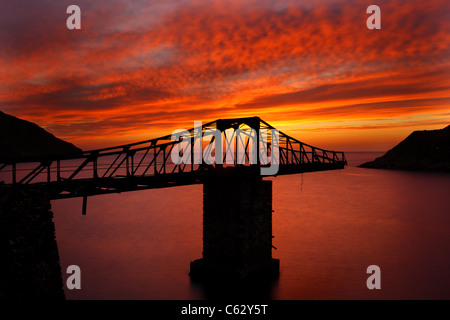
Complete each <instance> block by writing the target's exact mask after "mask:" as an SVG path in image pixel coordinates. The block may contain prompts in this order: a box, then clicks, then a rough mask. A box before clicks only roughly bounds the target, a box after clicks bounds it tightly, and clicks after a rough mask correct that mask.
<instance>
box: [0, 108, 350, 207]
mask: <svg viewBox="0 0 450 320" xmlns="http://www.w3.org/2000/svg"><path fill="white" fill-rule="evenodd" d="M211 129H213V130H214V129H216V130H218V131H220V134H221V136H222V141H225V142H226V143H225V148H224V149H223V150H222V154H223V161H222V162H223V164H220V163H213V164H207V163H206V161H204V159H203V157H201V159H200V161H198V160H195V159H194V155H195V152H194V143H190V144H189V145H188V147H185V148H184V149H182V148H181V145H180V144H181V143H185V142H182V139H181V138H180V139H175V140H172V135H166V136H163V137H160V138H155V139H150V140H145V141H141V142H136V143H131V144H126V145H120V146H115V147H110V148H104V149H98V150H91V151H85V152H82V153H77V154H68V155H60V156H48V157H39V158H26V159H13V160H1V159H0V181H3V183H4V184H12V185H32V186H39V187H41V188H44V189H45V190H46V191H47V192H48V194H49V196H50V198H51V199H63V198H73V197H83V198H84V199H86V198H87V197H88V196H93V195H99V194H108V193H121V192H126V191H135V190H144V189H153V188H166V187H174V186H182V185H191V184H201V183H203V181H204V179H206V178H207V177H208V176H209V175H210V174H211V173H212V172H217V170H222V171H225V172H226V170H228V169H231V168H236V167H248V168H253V169H257V171H255V172H258V173H259V169H260V168H261V167H268V166H269V165H270V164H267V163H264V162H263V161H260V158H261V155H263V154H269V153H272V150H273V149H274V145H275V143H274V142H275V140H274V139H273V138H274V137H273V135H272V131H271V130H276V128H274V127H272V126H271V125H270V124H268V123H267V122H265V121H263V120H262V119H260V118H259V117H249V118H235V119H219V120H215V121H212V122H209V123H206V124H203V125H202V127H201V130H200V128H199V127H197V128H192V129H190V130H186V131H187V133H188V135H189V137H190V138H191V139H192V140H191V141H195V140H194V139H196V138H199V137H200V139H202V136H203V135H205V133H206V132H207V131H208V130H211ZM230 129H234V130H230ZM238 129H241V130H247V131H246V132H249V130H248V129H254V130H255V131H256V132H260V130H261V131H264V130H267V133H268V134H267V140H266V141H264V142H265V143H261V141H260V135H259V134H256V139H257V140H256V144H254V145H256V154H257V155H258V157H256V159H257V160H256V163H255V162H254V161H252V155H253V153H251V151H250V149H251V143H250V142H251V137H250V136H246V135H238V134H236V132H237V131H238ZM216 132H217V131H216ZM277 132H278V136H279V139H278V149H279V158H278V159H277V161H279V163H278V171H277V172H276V174H275V175H285V174H294V173H303V172H313V171H322V170H335V169H343V168H344V166H345V165H346V164H347V161H346V158H345V155H344V153H343V152H336V151H330V150H324V149H320V148H317V147H314V146H311V145H309V144H306V143H303V142H301V141H299V140H297V139H295V138H293V137H291V136H288V135H287V134H285V133H283V132H281V131H277ZM205 136H206V135H205ZM214 139H215V136H213V137H212V138H211V139H210V142H209V143H208V142H207V143H206V144H205V142H203V152H211V151H212V147H213V144H214V142H215V141H214ZM231 142H233V145H234V146H239V147H240V149H239V148H238V147H236V155H235V157H234V159H233V161H232V162H231V163H230V161H229V160H227V159H226V157H227V155H228V154H229V152H230V148H231V147H232V145H231ZM185 146H186V143H185ZM253 147H255V146H253ZM178 149H182V153H178V154H179V155H181V154H182V155H183V156H184V157H185V159H189V160H190V161H185V162H182V163H174V161H172V157H171V153H172V152H176V151H177V150H178ZM174 150H175V151H174ZM218 151H220V150H215V153H217V152H218ZM239 152H240V154H239ZM242 152H243V153H242ZM252 152H253V150H252ZM211 154H212V153H211ZM239 159H241V161H238V160H239ZM242 160H243V161H242ZM272 160H273V159H272ZM0 183H1V182H0ZM84 207H85V202H84ZM84 211H85V210H84Z"/></svg>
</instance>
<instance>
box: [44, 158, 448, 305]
mask: <svg viewBox="0 0 450 320" xmlns="http://www.w3.org/2000/svg"><path fill="white" fill-rule="evenodd" d="M346 155H347V158H348V159H349V166H348V167H346V168H345V169H344V170H340V171H328V172H327V171H325V172H317V173H305V174H303V175H302V174H296V175H289V176H280V177H276V178H271V179H272V180H273V209H274V211H275V212H274V215H273V234H274V236H275V238H274V240H273V244H274V246H275V247H277V250H273V256H274V257H275V258H278V259H280V269H281V273H280V277H279V279H278V281H276V282H274V283H271V284H264V286H265V290H263V291H264V295H265V296H266V297H269V298H271V299H283V300H292V299H450V254H449V253H450V250H449V247H450V175H444V174H430V173H416V172H401V171H388V170H374V169H363V168H357V167H355V166H356V165H358V164H360V163H362V162H365V161H367V160H371V159H373V158H375V157H376V156H379V155H381V153H347V154H346ZM81 205H82V202H81V199H69V200H57V201H53V202H52V207H53V211H54V214H55V225H56V235H57V241H58V245H59V252H60V257H61V266H62V270H63V275H64V274H65V270H66V268H67V266H69V265H71V264H76V265H78V266H80V268H81V272H82V289H81V290H74V291H71V290H67V289H66V297H67V298H68V299H206V298H210V297H212V296H214V295H213V293H211V288H205V287H204V286H202V285H199V284H196V283H192V282H191V281H190V278H189V276H188V272H189V262H190V261H191V260H194V259H197V258H200V257H201V255H202V186H201V185H196V186H187V187H176V188H169V189H157V190H147V191H139V192H130V193H123V194H118V195H103V196H96V197H92V198H89V200H88V212H87V215H86V216H82V215H81ZM372 264H375V265H378V266H380V268H381V290H368V289H367V287H366V279H367V277H368V275H367V274H366V269H367V267H368V266H369V265H372ZM248 294H249V295H253V294H255V295H256V294H261V290H258V291H257V292H251V291H250V292H249V293H248Z"/></svg>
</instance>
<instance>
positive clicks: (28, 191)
mask: <svg viewBox="0 0 450 320" xmlns="http://www.w3.org/2000/svg"><path fill="white" fill-rule="evenodd" d="M52 219H53V213H52V212H51V211H50V199H49V197H48V196H47V194H46V193H45V192H43V191H42V190H40V189H38V188H26V186H0V300H5V299H6V300H31V299H33V300H35V299H36V300H42V299H58V300H61V299H64V298H65V297H64V290H63V282H62V274H61V266H60V262H59V254H58V246H57V243H56V239H55V226H54V223H53V220H52Z"/></svg>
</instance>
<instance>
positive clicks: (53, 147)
mask: <svg viewBox="0 0 450 320" xmlns="http://www.w3.org/2000/svg"><path fill="white" fill-rule="evenodd" d="M80 152H82V151H81V149H79V148H77V147H75V146H74V145H73V144H71V143H68V142H65V141H63V140H61V139H58V138H56V137H55V136H54V135H53V134H51V133H49V132H47V131H45V130H44V129H42V128H41V127H39V126H38V125H37V124H34V123H32V122H28V121H25V120H22V119H19V118H16V117H13V116H11V115H8V114H5V113H3V112H1V111H0V161H7V160H11V159H30V158H36V157H42V156H55V155H63V154H74V153H80Z"/></svg>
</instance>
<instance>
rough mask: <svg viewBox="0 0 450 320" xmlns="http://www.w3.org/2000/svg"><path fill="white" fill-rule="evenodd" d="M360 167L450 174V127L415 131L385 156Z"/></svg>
mask: <svg viewBox="0 0 450 320" xmlns="http://www.w3.org/2000/svg"><path fill="white" fill-rule="evenodd" d="M360 167H363V168H377V169H401V170H426V171H444V172H450V125H449V126H447V127H446V128H443V129H440V130H424V131H414V132H413V133H411V134H410V135H409V136H408V137H407V138H406V139H405V140H403V141H402V142H400V143H399V144H398V145H397V146H395V147H394V148H392V149H391V150H389V151H388V152H386V154H385V155H383V156H381V157H379V158H377V159H375V160H374V161H370V162H366V163H363V164H361V165H360Z"/></svg>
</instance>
